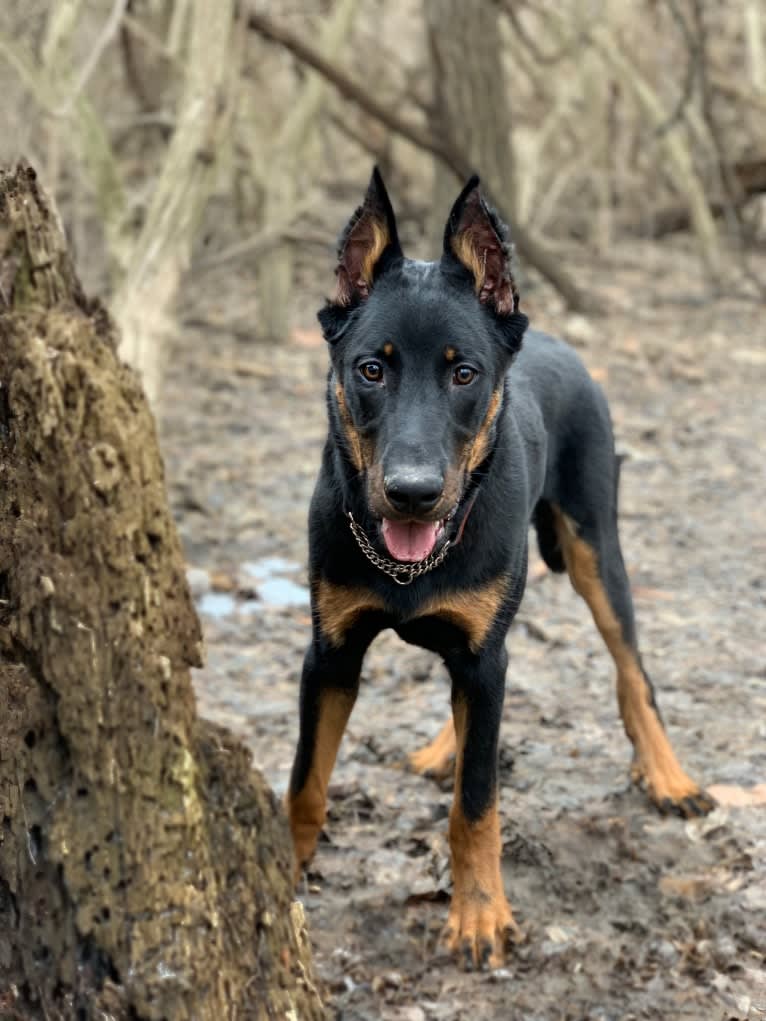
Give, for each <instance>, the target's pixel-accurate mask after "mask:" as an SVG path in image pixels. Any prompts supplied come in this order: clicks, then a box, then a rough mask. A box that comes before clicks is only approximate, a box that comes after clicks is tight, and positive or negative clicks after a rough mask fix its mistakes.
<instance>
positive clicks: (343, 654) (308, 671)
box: [285, 635, 366, 879]
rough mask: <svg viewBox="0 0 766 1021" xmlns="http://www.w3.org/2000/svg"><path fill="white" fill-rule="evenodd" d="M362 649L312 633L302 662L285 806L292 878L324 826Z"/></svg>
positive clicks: (357, 686) (362, 652)
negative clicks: (296, 730)
mask: <svg viewBox="0 0 766 1021" xmlns="http://www.w3.org/2000/svg"><path fill="white" fill-rule="evenodd" d="M365 648H366V644H365V645H364V646H363V647H362V646H360V643H359V642H351V643H347V642H345V641H344V642H343V644H342V645H341V646H340V647H335V646H333V645H332V644H331V643H329V642H327V641H326V640H324V639H323V638H322V636H321V635H317V636H316V637H315V638H314V641H313V642H312V644H311V645H310V647H309V649H308V652H307V653H306V657H305V659H304V662H303V674H302V677H301V698H300V733H299V737H298V747H297V749H296V751H295V760H294V762H293V769H292V774H291V776H290V786H289V788H288V791H287V798H286V804H285V807H286V809H287V815H288V818H289V821H290V830H291V833H292V837H293V847H294V849H295V868H296V879H297V877H298V875H299V874H300V869H301V867H302V866H303V865H305V863H306V862H307V861H308V860H309V858H310V857H311V856H312V854H313V853H314V850H315V848H316V844H317V840H318V838H319V833H320V830H321V829H322V826H323V825H324V821H325V813H326V804H327V787H328V784H329V782H330V774H331V773H332V769H333V766H334V765H335V758H336V756H337V754H338V748H339V747H340V742H341V738H342V737H343V732H344V730H345V729H346V724H347V722H348V718H349V716H350V715H351V710H352V709H353V707H354V702H355V701H356V696H357V692H358V690H359V672H360V670H361V666H362V657H363V655H364V651H365Z"/></svg>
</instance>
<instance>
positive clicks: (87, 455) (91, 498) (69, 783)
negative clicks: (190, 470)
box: [0, 168, 324, 1021]
mask: <svg viewBox="0 0 766 1021" xmlns="http://www.w3.org/2000/svg"><path fill="white" fill-rule="evenodd" d="M116 347H117V338H116V334H115V330H114V327H113V326H112V324H111V322H110V319H109V317H108V315H107V314H106V313H105V311H104V309H103V308H102V307H101V306H100V305H99V304H98V302H92V301H89V300H88V299H87V298H86V297H85V296H84V295H83V293H82V291H81V289H80V286H79V284H78V281H77V278H76V275H75V272H74V269H73V267H72V264H71V262H70V260H69V257H68V255H67V252H66V247H65V241H64V237H63V234H62V231H61V229H60V226H59V224H58V221H57V219H56V217H55V214H54V213H53V212H52V210H51V207H50V205H49V204H48V202H47V200H46V199H45V197H44V196H43V194H42V193H41V191H40V189H39V187H38V185H37V183H36V181H35V175H34V173H33V172H32V171H31V170H30V169H28V168H18V169H17V170H15V171H13V172H11V171H5V170H0V1016H2V1017H14V1018H20V1017H23V1018H30V1017H33V1018H41V1019H42V1018H44V1019H46V1021H54V1019H55V1021H59V1019H60V1021H64V1019H66V1021H71V1019H73V1018H77V1019H80V1018H82V1019H89V1018H99V1019H104V1018H110V1019H115V1021H118V1019H128V1018H131V1019H133V1021H138V1019H147V1021H148V1019H152V1021H155V1019H161V1018H166V1019H169V1021H171V1019H172V1021H185V1019H192V1018H194V1019H195V1021H224V1019H229V1018H240V1019H241V1018H254V1019H259V1021H261V1019H263V1021H265V1019H276V1018H279V1019H280V1021H281V1019H285V1018H288V1019H289V1018H292V1019H293V1021H297V1019H299V1018H300V1019H301V1021H303V1019H311V1021H313V1019H319V1018H321V1017H323V1016H324V1015H323V1011H322V1006H321V1003H320V1000H319V996H318V995H317V992H316V988H315V986H314V983H313V980H312V972H311V964H310V960H309V954H308V948H307V944H306V937H305V932H304V930H303V925H302V918H301V915H300V909H299V906H298V905H296V904H293V903H292V895H291V882H290V873H291V853H290V850H289V843H288V836H287V832H286V827H285V825H284V824H283V821H282V817H281V814H280V812H279V810H278V807H277V805H276V803H275V801H274V798H273V796H272V794H271V793H270V791H269V790H268V788H267V787H266V785H265V784H264V782H263V780H262V779H261V778H260V777H259V776H258V775H256V774H254V773H252V772H251V770H250V765H249V756H248V754H247V752H246V751H245V749H244V748H243V747H242V746H240V745H239V744H238V743H237V742H236V741H235V740H234V739H233V738H232V737H231V736H230V735H229V734H227V733H226V732H225V731H223V730H221V729H219V728H216V727H214V726H212V725H210V724H206V723H204V722H202V721H200V720H198V719H197V717H196V714H195V706H194V696H193V692H192V686H191V681H190V676H189V668H190V667H192V666H195V665H198V664H199V662H200V655H201V635H200V628H199V623H198V620H197V617H196V614H195V612H194V608H193V605H192V603H191V600H190V596H189V592H188V588H187V585H186V580H185V574H184V564H183V557H182V554H181V549H180V545H179V541H178V537H177V534H176V531H175V528H174V526H173V523H172V520H171V518H170V516H169V513H168V508H167V501H166V496H165V490H164V482H163V467H162V461H161V459H160V455H159V452H158V447H157V440H156V435H155V429H154V424H153V421H152V417H151V414H150V412H149V409H148V406H147V403H146V399H145V397H144V395H143V392H142V389H141V385H140V383H139V380H138V377H137V375H136V374H135V372H134V371H133V370H131V369H129V368H128V367H127V366H125V365H123V364H122V363H121V362H120V361H119V359H118V357H117V355H116Z"/></svg>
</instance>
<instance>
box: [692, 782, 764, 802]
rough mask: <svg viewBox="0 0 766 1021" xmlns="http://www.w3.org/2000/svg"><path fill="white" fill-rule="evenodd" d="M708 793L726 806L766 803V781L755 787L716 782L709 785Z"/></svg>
mask: <svg viewBox="0 0 766 1021" xmlns="http://www.w3.org/2000/svg"><path fill="white" fill-rule="evenodd" d="M707 792H708V794H709V795H710V796H711V797H712V798H715V800H716V801H717V802H718V804H719V805H722V806H724V807H726V808H748V807H750V806H751V805H766V783H759V784H756V785H755V787H739V786H737V784H725V783H719V784H714V785H713V786H712V787H708V789H707Z"/></svg>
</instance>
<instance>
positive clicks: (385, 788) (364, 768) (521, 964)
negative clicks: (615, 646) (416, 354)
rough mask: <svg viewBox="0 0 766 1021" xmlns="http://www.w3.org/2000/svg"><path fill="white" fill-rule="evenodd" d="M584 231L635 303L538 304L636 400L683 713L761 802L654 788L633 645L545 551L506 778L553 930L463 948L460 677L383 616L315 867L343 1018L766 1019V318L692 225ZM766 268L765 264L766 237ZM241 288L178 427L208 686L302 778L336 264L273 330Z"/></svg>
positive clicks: (518, 638) (637, 459)
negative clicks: (664, 234) (326, 292)
mask: <svg viewBox="0 0 766 1021" xmlns="http://www.w3.org/2000/svg"><path fill="white" fill-rule="evenodd" d="M562 257H566V253H565V252H564V253H563V254H562ZM571 257H572V258H575V259H576V260H577V266H578V274H579V276H580V280H581V282H582V281H588V282H589V284H590V286H592V287H593V289H594V290H595V291H596V292H597V293H599V294H600V295H602V296H603V298H605V299H606V300H607V301H608V302H609V303H610V311H609V313H608V314H607V315H606V316H605V317H603V318H599V319H591V320H583V319H580V318H577V317H571V316H568V315H567V314H566V313H565V312H564V311H563V310H562V308H561V306H560V304H559V303H558V301H557V300H556V298H555V296H554V295H552V294H551V292H550V291H549V290H548V289H547V288H546V287H544V286H543V285H542V284H538V285H537V286H532V287H529V286H528V287H527V289H526V301H525V303H524V304H525V308H526V310H527V311H528V312H529V314H530V315H531V317H532V320H533V322H534V324H535V325H537V326H540V327H542V328H547V329H550V330H552V331H555V332H558V333H560V334H561V333H563V334H564V335H566V336H568V338H569V339H570V340H571V341H572V342H573V343H575V344H576V346H577V347H578V348H579V349H580V351H581V353H582V355H583V357H584V359H585V361H586V363H587V364H588V366H589V368H590V369H591V371H592V372H593V374H594V375H595V376H596V378H598V379H599V380H600V381H601V382H602V383H603V385H604V387H605V389H606V391H607V393H608V395H609V397H610V400H611V405H612V411H613V417H614V421H615V426H616V432H617V435H618V442H619V447H620V449H621V450H622V451H623V452H624V454H625V455H626V461H625V464H624V467H623V485H622V495H621V508H622V537H623V545H624V550H625V554H626V560H627V563H628V568H629V572H630V576H631V579H632V583H633V587H634V592H635V599H636V609H637V614H638V619H639V628H640V636H641V642H642V648H643V653H644V659H645V662H646V664H647V666H648V669H649V672H650V674H651V675H652V676H653V678H654V680H655V684H656V686H657V688H658V693H659V700H660V706H661V708H662V711H663V713H664V716H665V719H666V722H667V725H668V728H669V731H670V735H671V739H672V741H673V742H674V744H675V746H676V749H677V751H678V753H679V756H680V758H681V759H682V761H683V762H684V763H685V765H686V766H687V768H688V770H689V771H690V772H691V773H693V774H694V775H696V776H698V777H700V778H701V779H702V781H703V782H704V783H705V784H706V785H712V784H715V785H728V786H729V787H732V788H738V789H739V790H735V791H734V793H733V795H732V792H731V791H729V792H728V796H727V800H733V799H734V798H736V797H738V798H739V799H740V800H743V801H746V802H749V803H748V804H745V805H744V806H742V807H736V806H733V805H727V806H726V807H723V808H719V809H718V810H717V811H716V812H715V813H714V814H713V815H712V816H710V817H709V818H707V819H705V820H702V821H692V822H683V821H681V820H678V819H663V818H661V817H660V816H658V815H657V814H656V813H655V812H654V811H653V810H652V809H651V807H650V806H649V804H648V802H647V801H646V800H645V798H644V796H643V795H642V794H641V793H640V792H638V791H635V790H631V789H629V788H628V785H627V775H628V764H629V757H630V756H629V748H628V744H627V740H626V738H625V736H624V734H623V732H622V729H621V726H620V724H619V721H618V714H617V706H616V700H615V696H614V681H613V670H612V666H611V662H610V660H609V658H608V656H607V654H606V652H605V650H604V648H603V646H602V644H601V641H600V639H599V638H598V635H597V634H596V631H595V628H594V627H593V625H592V623H591V621H590V618H589V615H588V612H587V610H586V608H585V606H584V604H582V603H581V602H580V601H579V600H578V598H577V597H576V596H575V595H574V593H573V592H572V590H571V588H570V586H569V583H568V581H567V580H566V578H565V577H563V578H562V577H559V576H553V575H551V574H549V573H546V572H545V570H544V568H543V566H542V564H541V562H540V561H539V559H537V557H536V556H533V557H532V558H531V565H530V579H529V584H528V588H527V593H526V596H525V599H524V603H523V605H522V608H521V611H520V613H519V616H518V618H517V621H516V623H515V625H514V627H513V628H512V631H511V634H510V636H509V648H510V657H511V663H510V667H509V672H508V694H507V698H506V703H505V711H504V722H503V733H502V757H501V787H502V789H501V797H500V802H501V813H502V819H503V839H504V850H503V866H504V874H505V883H506V891H507V893H508V895H509V898H510V900H511V903H512V905H513V908H514V912H515V915H516V918H517V920H518V921H519V922H520V923H521V925H522V927H523V929H524V931H525V934H526V942H525V943H523V944H522V945H521V946H519V947H517V948H516V949H515V950H514V951H513V953H512V954H511V955H510V956H509V958H508V962H507V967H506V968H504V969H503V970H500V971H497V972H494V973H492V974H479V975H477V974H464V973H461V972H460V971H458V970H456V968H455V967H453V965H452V964H451V963H450V962H449V961H448V960H446V959H445V958H444V957H443V956H441V955H440V953H439V950H438V935H439V931H440V928H441V926H442V924H443V921H444V918H445V916H446V908H447V900H448V895H449V872H448V858H447V846H446V840H445V834H446V818H447V812H448V807H449V802H450V794H449V792H448V790H447V789H445V788H444V787H442V786H439V785H438V784H437V783H435V782H433V781H430V780H427V779H423V778H420V777H417V776H413V775H411V774H410V773H409V772H408V771H407V770H406V768H405V766H404V761H405V757H406V755H407V753H408V752H410V751H411V750H413V749H415V748H417V747H418V746H419V745H421V744H422V743H424V742H426V741H427V740H429V739H430V738H431V737H432V736H433V735H434V734H435V733H436V731H437V730H438V729H439V727H440V726H441V724H442V722H443V720H444V718H445V714H446V713H447V711H448V694H449V685H448V682H447V678H446V673H445V670H444V668H443V666H442V665H441V664H440V662H438V661H437V660H436V659H435V658H433V657H431V656H430V655H428V654H427V653H425V652H421V651H419V650H415V649H411V648H409V647H406V646H404V645H403V644H401V643H400V642H399V641H398V640H397V639H396V638H395V637H393V636H392V635H390V634H386V635H383V636H381V638H380V639H378V641H377V642H376V643H375V645H374V647H373V649H372V650H371V652H370V654H369V656H368V658H367V661H366V665H365V670H364V681H363V686H362V693H361V696H360V699H359V702H358V704H357V707H356V709H355V712H354V715H353V717H352V720H351V724H350V727H349V730H348V733H347V735H346V739H345V741H344V745H343V748H342V751H341V755H340V758H339V762H338V765H337V767H336V771H335V774H334V779H333V785H332V788H331V795H332V797H331V802H332V804H331V811H330V818H329V821H328V826H327V830H326V835H325V838H324V839H323V841H322V843H321V845H320V849H319V853H318V856H317V858H316V860H315V863H314V866H313V869H312V870H311V872H310V874H309V876H308V879H307V881H306V882H305V884H304V885H303V887H302V889H301V891H300V896H301V898H302V899H303V900H304V902H305V904H306V907H307V911H308V917H309V924H310V928H311V936H312V941H313V944H314V949H315V957H316V962H317V966H318V969H319V973H320V974H321V976H322V979H323V981H324V983H325V986H326V990H327V996H328V1001H329V1003H330V1004H331V1005H332V1010H331V1012H330V1013H331V1015H332V1016H337V1017H338V1018H342V1019H344V1021H379V1019H383V1021H431V1019H434V1021H436V1019H438V1021H457V1019H464V1018H470V1019H471V1021H483V1019H489V1018H503V1019H515V1018H518V1019H525V1021H538V1019H540V1021H542V1019H546V1021H548V1019H551V1021H553V1019H556V1021H559V1019H560V1021H564V1019H586V1018H587V1019H593V1021H596V1019H598V1021H607V1019H630V1018H663V1019H675V1018H689V1019H694V1021H721V1019H724V1018H726V1019H728V1018H737V1019H746V1018H749V1019H756V1018H762V1017H763V1018H766V962H765V959H764V954H765V953H766V805H764V804H763V803H761V804H760V805H759V804H757V803H756V802H757V801H758V800H759V797H758V794H759V792H758V790H756V791H753V790H752V788H753V787H754V786H756V785H759V784H763V783H764V782H765V781H766V659H765V658H764V635H766V572H765V571H764V565H765V564H766V472H765V471H764V464H765V456H764V455H765V441H764V436H765V435H766V403H765V402H764V385H765V384H766V318H765V317H764V312H763V307H762V305H761V304H759V303H758V302H757V301H755V300H753V299H752V296H751V297H747V296H744V295H743V294H741V293H739V290H740V289H738V288H736V287H735V288H729V289H728V292H727V294H726V296H725V297H720V296H719V297H715V296H713V295H712V294H711V292H710V287H709V285H708V284H707V283H706V282H705V280H704V279H703V278H702V277H701V276H700V275H699V274H698V272H697V264H696V260H695V258H694V256H693V255H692V254H691V253H690V252H689V251H688V250H687V247H686V244H685V242H684V241H683V240H678V241H675V242H673V243H672V244H666V245H664V246H663V247H658V246H652V245H649V244H638V243H636V244H633V245H623V246H622V247H621V249H620V252H619V256H618V257H617V258H615V257H612V258H610V261H609V262H608V263H599V262H598V261H597V260H595V259H593V258H591V259H590V260H589V261H588V260H587V259H585V258H584V257H583V255H582V253H581V252H577V253H574V254H572V255H571ZM756 268H757V269H758V270H759V272H760V274H761V276H762V277H763V278H766V260H764V259H761V262H760V265H759V266H757V267H756ZM217 286H218V290H217V292H216V295H215V296H214V298H212V299H211V305H210V308H209V310H208V313H206V318H207V321H206V322H204V323H203V322H201V321H200V317H199V315H197V314H196V313H195V315H194V316H193V317H190V318H188V320H187V322H186V324H185V326H184V330H183V332H182V334H181V335H179V337H178V339H177V343H176V347H175V350H174V352H173V356H172V358H171V360H170V365H169V370H168V380H167V388H166V392H165V400H164V414H163V419H162V442H163V449H164V454H165V458H166V463H167V469H168V476H169V486H170V492H171V497H172V504H173V509H174V512H175V515H176V520H177V521H178V524H179V527H180V529H181V533H182V538H183V541H184V544H185V548H186V552H187V558H188V561H189V564H190V567H191V572H190V577H191V579H192V584H193V588H194V591H195V595H196V597H197V602H198V606H199V608H200V611H201V615H202V620H203V625H204V628H205V631H206V637H207V648H208V661H207V666H206V667H205V669H204V670H202V671H200V672H198V673H197V675H196V688H197V692H198V696H199V705H200V709H201V712H202V713H203V714H204V715H206V716H209V717H211V718H213V719H215V720H217V721H219V722H221V723H224V724H226V725H228V726H229V727H231V728H232V729H233V730H234V731H235V732H236V733H237V734H239V735H241V737H242V738H243V739H244V740H245V741H246V742H247V744H248V745H249V746H250V747H251V748H252V751H253V758H254V762H255V764H256V765H257V766H258V767H259V768H260V769H261V770H263V771H264V773H265V774H266V775H267V777H268V778H269V780H270V781H271V783H272V784H273V786H274V787H275V788H276V789H277V790H278V791H279V792H282V791H283V790H284V788H285V786H286V782H287V776H288V771H289V768H290V763H291V758H292V753H293V748H294V744H295V740H296V727H297V715H296V705H297V697H298V678H299V671H300V666H301V658H302V654H303V650H304V647H305V645H306V642H307V640H308V637H309V618H308V612H307V605H306V590H305V582H306V576H305V562H306V538H305V519H306V510H307V505H308V500H309V497H310V493H311V488H312V484H313V478H314V475H315V472H316V468H317V464H318V459H319V452H320V448H321V444H322V441H323V436H324V431H325V409H324V402H323V387H324V373H325V364H326V354H325V351H324V350H323V346H322V344H321V343H320V342H319V340H318V338H317V336H316V333H315V331H314V322H313V320H312V315H311V310H312V306H313V305H315V304H316V301H315V300H314V298H315V296H314V295H313V294H312V293H311V289H310V288H309V289H308V292H307V294H306V295H304V298H303V300H304V304H305V311H302V312H301V325H302V327H303V328H302V329H300V330H296V332H295V334H294V336H293V337H292V338H291V340H290V341H289V342H288V343H286V344H285V345H284V346H282V347H273V346H264V345H262V344H258V343H254V342H253V341H252V339H251V338H250V336H249V334H248V331H247V330H246V329H244V330H243V329H241V328H238V329H232V328H228V327H227V325H226V323H227V317H226V308H227V305H228V304H229V303H230V301H231V300H233V296H235V295H239V294H241V290H238V288H242V287H243V286H245V282H243V281H242V280H239V281H237V280H228V281H226V282H219V284H218V285H217ZM316 286H317V290H318V291H319V293H321V288H322V287H323V286H324V282H317V285H316ZM327 286H328V287H329V281H328V282H327ZM317 297H318V295H317ZM200 307H201V304H200ZM211 320H212V321H213V323H212V324H211ZM216 322H217V323H218V326H215V323H216ZM760 793H761V795H763V793H764V789H763V788H761V791H760ZM763 800H766V799H763V798H761V801H763Z"/></svg>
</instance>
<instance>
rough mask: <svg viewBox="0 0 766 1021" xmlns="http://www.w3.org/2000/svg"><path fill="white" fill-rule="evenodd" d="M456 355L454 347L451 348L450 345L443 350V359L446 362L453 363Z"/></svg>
mask: <svg viewBox="0 0 766 1021" xmlns="http://www.w3.org/2000/svg"><path fill="white" fill-rule="evenodd" d="M456 354H457V351H456V350H455V349H454V347H452V345H451V344H447V346H446V347H445V348H444V357H445V358H446V359H447V361H448V362H454V360H455V355H456Z"/></svg>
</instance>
